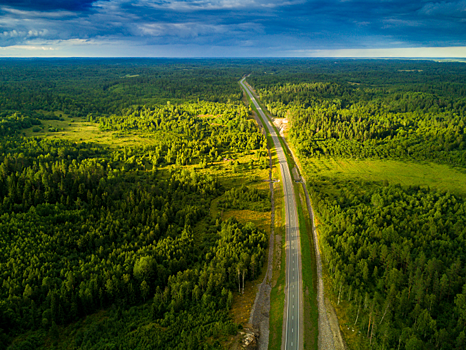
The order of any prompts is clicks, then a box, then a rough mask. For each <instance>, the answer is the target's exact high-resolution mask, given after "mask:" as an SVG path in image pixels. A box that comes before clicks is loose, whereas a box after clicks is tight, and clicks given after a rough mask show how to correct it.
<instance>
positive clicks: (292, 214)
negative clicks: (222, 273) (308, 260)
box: [240, 78, 303, 350]
mask: <svg viewBox="0 0 466 350" xmlns="http://www.w3.org/2000/svg"><path fill="white" fill-rule="evenodd" d="M244 80H245V78H243V79H241V81H240V84H241V86H242V87H243V89H244V90H245V91H246V92H247V94H248V95H249V97H250V98H251V100H252V102H253V103H254V105H255V107H256V108H257V110H258V111H259V113H260V115H261V117H262V120H263V121H264V122H265V124H266V126H267V129H268V131H269V133H270V135H271V136H272V139H273V143H274V146H275V149H276V151H277V156H278V162H279V166H280V170H281V172H282V179H283V191H284V195H285V211H286V217H285V220H286V245H285V246H286V287H285V296H286V300H285V310H284V318H283V327H284V335H285V336H284V337H283V344H282V348H284V349H286V350H300V349H302V348H303V344H302V339H301V337H302V312H303V310H302V280H301V278H302V276H301V248H300V239H299V220H298V211H297V207H296V198H295V193H294V186H293V178H292V177H291V173H290V169H289V167H288V163H287V160H286V156H285V152H284V150H283V148H282V145H281V143H280V140H279V137H278V135H277V134H276V132H275V129H274V128H273V127H272V124H271V122H270V120H269V119H268V118H267V117H266V115H265V113H264V112H263V111H262V109H261V107H260V106H259V104H258V103H257V101H256V99H255V98H254V96H253V94H252V92H251V91H250V90H249V88H248V87H247V86H246V85H245V84H244Z"/></svg>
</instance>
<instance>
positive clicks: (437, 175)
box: [302, 158, 466, 194]
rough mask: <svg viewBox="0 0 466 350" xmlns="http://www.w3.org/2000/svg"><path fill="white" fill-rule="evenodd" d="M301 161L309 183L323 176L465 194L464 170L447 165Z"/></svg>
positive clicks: (394, 161) (359, 161)
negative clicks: (417, 186)
mask: <svg viewBox="0 0 466 350" xmlns="http://www.w3.org/2000/svg"><path fill="white" fill-rule="evenodd" d="M302 162H303V164H304V167H305V170H306V175H307V179H308V180H309V181H312V178H313V177H314V176H325V177H330V178H335V179H339V180H345V179H346V180H354V179H362V180H366V181H388V182H389V183H391V184H401V185H405V186H409V185H424V186H429V187H431V188H437V189H439V190H441V191H449V192H451V193H461V194H465V193H466V171H465V170H464V169H455V168H452V167H449V166H447V165H441V164H435V163H427V162H426V163H420V162H419V163H418V162H416V163H414V162H402V161H396V160H369V159H366V160H352V159H338V158H321V159H318V158H309V159H305V160H302Z"/></svg>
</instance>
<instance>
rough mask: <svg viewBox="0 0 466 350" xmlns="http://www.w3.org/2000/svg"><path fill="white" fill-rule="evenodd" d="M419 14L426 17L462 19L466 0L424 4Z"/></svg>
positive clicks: (465, 11) (465, 10) (465, 9)
mask: <svg viewBox="0 0 466 350" xmlns="http://www.w3.org/2000/svg"><path fill="white" fill-rule="evenodd" d="M419 13H421V14H424V15H427V16H443V17H464V15H465V13H466V0H461V1H452V2H446V1H442V2H430V3H428V4H425V5H424V6H423V7H422V8H421V9H420V10H419Z"/></svg>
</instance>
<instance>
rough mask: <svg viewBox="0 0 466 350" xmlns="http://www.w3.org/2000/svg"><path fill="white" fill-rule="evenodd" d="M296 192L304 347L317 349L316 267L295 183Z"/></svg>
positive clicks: (301, 194)
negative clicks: (302, 296) (302, 295)
mask: <svg viewBox="0 0 466 350" xmlns="http://www.w3.org/2000/svg"><path fill="white" fill-rule="evenodd" d="M295 189H296V193H297V194H298V196H297V197H298V198H297V205H298V216H299V230H300V239H301V264H302V274H303V276H302V277H303V293H304V303H303V304H304V349H317V345H318V335H319V327H318V319H319V310H318V307H317V267H316V258H315V249H314V240H313V236H312V224H311V220H310V218H309V215H307V214H305V213H307V211H306V209H307V203H306V199H305V196H304V190H303V188H302V186H301V185H300V184H295Z"/></svg>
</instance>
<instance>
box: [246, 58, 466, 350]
mask: <svg viewBox="0 0 466 350" xmlns="http://www.w3.org/2000/svg"><path fill="white" fill-rule="evenodd" d="M465 80H466V65H464V64H463V63H446V62H432V61H388V60H387V61H379V60H370V61H360V60H343V61H340V60H339V61H330V60H327V61H320V62H316V61H312V60H311V61H306V62H301V63H299V64H296V65H294V66H289V67H287V66H282V67H273V65H270V67H267V68H264V71H262V72H255V73H254V74H253V75H251V77H250V78H248V81H249V82H250V83H251V84H252V85H253V86H254V87H255V88H256V90H257V91H258V93H259V94H260V96H261V99H262V100H263V101H264V103H265V104H266V105H267V108H268V109H269V111H271V113H272V114H274V115H275V116H278V117H285V118H289V119H290V121H291V128H290V130H289V131H288V135H289V139H290V141H291V143H292V145H293V147H294V148H295V149H296V151H297V153H298V158H300V160H301V162H302V163H303V164H304V166H305V172H306V176H307V177H308V180H309V181H308V187H309V190H310V193H311V197H312V198H313V203H314V205H315V209H316V212H317V214H318V217H319V220H320V224H319V226H318V227H319V231H320V234H321V237H322V242H321V246H322V251H323V256H324V258H325V264H326V268H327V270H328V274H329V275H330V277H331V279H332V287H331V292H332V293H333V294H334V297H335V301H336V304H338V305H340V304H342V305H344V309H345V316H344V319H346V320H348V323H346V324H345V325H343V326H344V328H347V329H348V330H349V331H348V334H349V333H351V329H352V328H353V327H354V328H355V330H356V331H357V334H360V336H359V337H357V338H356V340H354V339H352V340H351V345H352V346H353V347H354V348H355V349H360V348H372V349H464V348H465V347H466V333H465V327H466V314H465V310H466V229H465V221H464V218H465V209H466V206H465V200H466V195H465V194H464V193H460V192H458V193H455V194H452V193H449V192H442V191H438V190H437V189H435V188H429V187H426V186H422V183H420V186H410V187H403V186H400V185H398V184H396V183H390V181H385V182H383V183H381V182H373V181H370V180H367V179H364V178H362V177H361V178H353V179H343V178H342V177H338V176H322V175H319V174H315V173H314V172H313V169H314V168H312V167H311V166H310V164H312V160H313V159H323V158H333V159H335V160H337V161H338V160H339V159H341V160H344V159H381V160H384V159H390V160H397V161H401V162H413V161H416V162H434V163H441V164H447V165H449V166H456V167H457V170H458V171H460V172H464V171H466V135H465V118H466V85H465V84H464V81H465ZM338 171H342V170H341V169H338ZM343 171H344V170H343ZM336 173H337V171H336V170H335V175H337V174H336ZM414 175H415V174H413V176H414ZM353 334H354V333H353ZM353 337H354V336H353Z"/></svg>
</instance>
